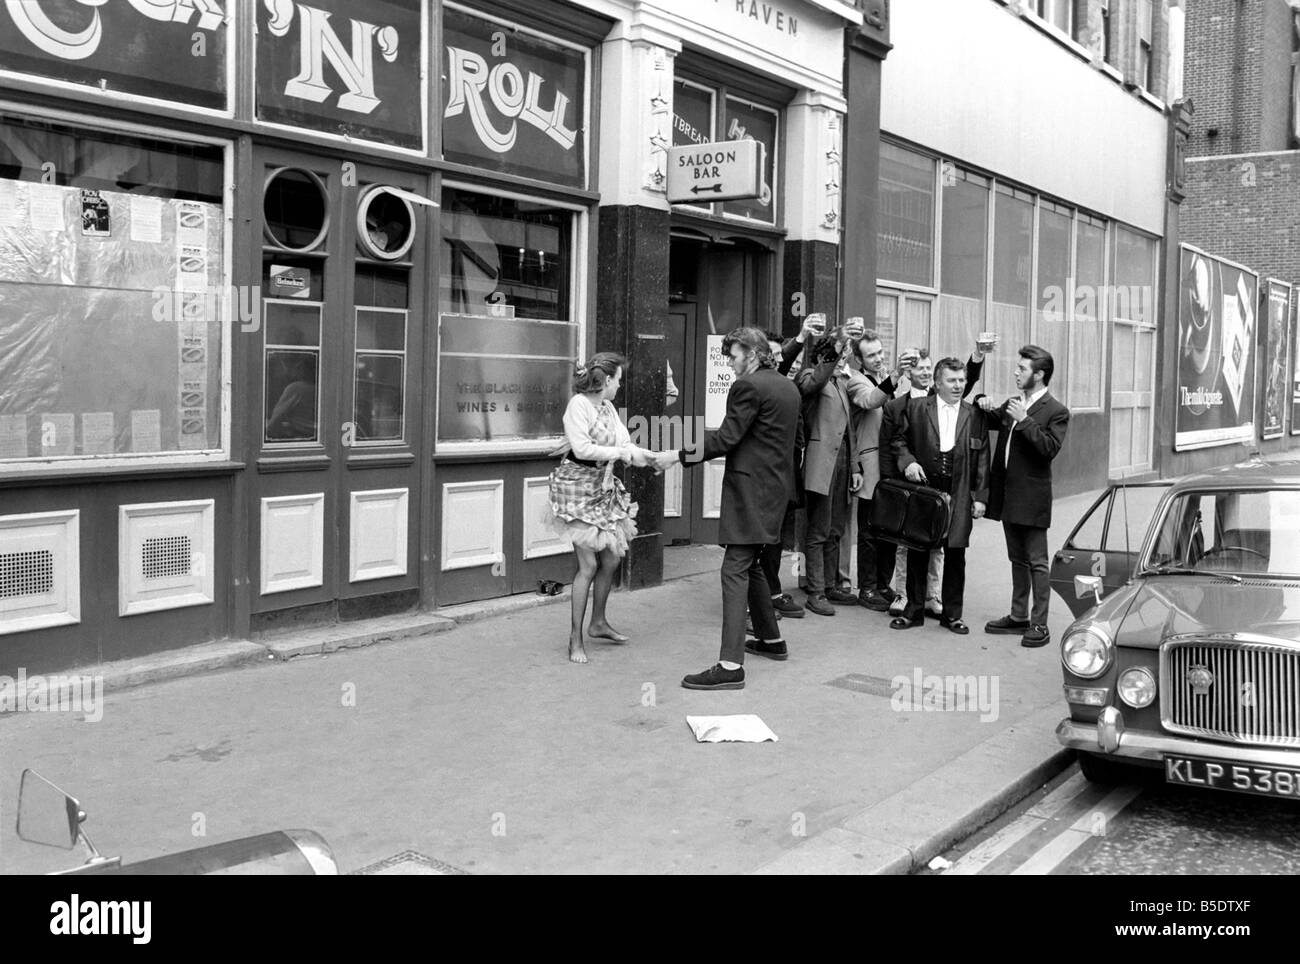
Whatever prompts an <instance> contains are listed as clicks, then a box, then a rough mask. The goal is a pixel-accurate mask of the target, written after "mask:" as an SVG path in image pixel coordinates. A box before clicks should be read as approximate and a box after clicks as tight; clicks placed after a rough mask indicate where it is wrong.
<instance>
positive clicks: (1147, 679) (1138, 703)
mask: <svg viewBox="0 0 1300 964" xmlns="http://www.w3.org/2000/svg"><path fill="white" fill-rule="evenodd" d="M1117 689H1118V690H1119V698H1120V699H1122V700H1123V701H1124V702H1125V703H1127V704H1128V705H1129V706H1131V707H1133V708H1134V709H1135V710H1140V709H1142V708H1143V707H1144V706H1150V705H1151V704H1152V703H1153V702H1155V698H1156V678H1155V677H1154V676H1152V675H1151V671H1150V670H1149V669H1146V668H1145V667H1142V666H1135V667H1133V668H1132V669H1126V670H1124V672H1123V673H1122V674H1121V675H1120V678H1119V686H1118V687H1117Z"/></svg>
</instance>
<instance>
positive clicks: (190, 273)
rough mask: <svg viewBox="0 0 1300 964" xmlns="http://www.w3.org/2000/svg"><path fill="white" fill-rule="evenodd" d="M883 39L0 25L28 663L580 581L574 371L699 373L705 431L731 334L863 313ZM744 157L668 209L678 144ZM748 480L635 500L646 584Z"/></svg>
mask: <svg viewBox="0 0 1300 964" xmlns="http://www.w3.org/2000/svg"><path fill="white" fill-rule="evenodd" d="M869 6H870V5H869ZM877 19H878V18H877ZM862 23H863V15H862V13H860V12H859V10H858V9H857V8H856V7H855V6H853V5H851V4H846V3H841V2H839V0H769V2H749V0H745V2H739V0H736V2H732V0H725V2H723V0H712V2H709V0H706V2H700V0H654V2H631V0H590V2H584V3H572V4H570V3H562V2H558V0H555V2H545V3H537V2H527V3H526V2H522V0H520V2H506V0H480V2H474V3H466V4H462V3H451V2H445V3H419V2H415V0H348V2H344V0H313V2H312V3H311V4H307V3H299V2H296V0H264V2H258V3H254V2H252V0H112V2H108V3H97V4H96V3H89V2H85V0H31V2H26V3H21V4H13V3H10V4H5V5H3V6H2V7H0V654H3V655H2V656H0V673H9V674H12V673H14V672H15V671H16V669H17V668H18V667H23V668H26V669H27V670H28V671H29V672H45V671H49V670H51V669H61V668H67V667H72V666H88V665H92V664H95V663H98V662H108V661H112V660H118V659H123V658H128V657H135V656H140V655H145V654H148V653H152V652H157V651H161V650H166V649H170V648H175V647H179V646H184V645H188V644H193V643H200V642H205V641H210V640H222V639H234V640H238V639H250V638H256V637H258V635H259V634H262V633H265V632H268V631H273V630H276V629H278V628H284V627H294V626H300V625H307V624H313V623H329V622H333V621H341V620H353V619H360V618H363V617H369V616H380V615H385V614H393V613H406V612H413V611H419V610H432V609H435V608H437V607H442V606H448V605H452V604H456V603H461V602H466V601H471V600H481V599H487V598H491V597H497V596H504V595H508V594H512V593H524V592H534V591H536V588H537V583H538V580H539V579H543V578H551V579H557V580H561V581H565V582H567V581H568V580H569V579H570V578H571V576H572V571H573V561H572V554H571V552H570V548H569V546H568V545H566V544H565V543H563V542H560V541H559V540H558V539H557V538H556V537H555V536H554V534H553V532H552V531H550V530H548V529H547V527H545V526H544V524H543V522H542V515H543V509H544V507H545V504H546V497H547V476H548V474H549V472H550V470H551V468H552V467H553V466H554V464H555V458H554V456H551V455H549V454H548V453H550V452H552V451H553V450H554V449H555V448H556V446H557V445H558V444H559V443H560V442H561V441H562V435H563V428H562V421H561V419H562V414H563V411H564V408H565V405H566V403H567V401H568V398H569V394H570V376H571V366H572V363H573V360H574V359H576V358H585V357H587V356H589V355H590V354H591V353H593V352H594V351H597V350H616V351H621V352H623V353H624V354H626V355H627V356H628V357H629V359H630V366H629V371H628V373H627V374H628V377H627V378H626V379H625V386H626V387H625V389H624V395H623V396H622V397H621V399H620V404H622V405H624V406H626V408H627V409H628V412H629V413H630V414H643V415H646V416H651V415H656V414H663V413H664V411H665V409H664V391H665V384H666V374H667V371H668V368H669V366H671V370H672V372H673V374H674V378H675V380H676V383H677V385H678V387H679V389H680V391H681V394H680V397H679V400H678V402H677V403H676V404H677V408H678V410H677V411H676V412H675V413H673V414H677V415H680V416H683V417H684V418H687V419H689V418H691V417H694V416H697V415H698V416H703V417H705V418H706V420H708V421H709V422H710V427H715V426H716V422H717V421H718V420H719V418H720V413H719V410H718V406H717V402H716V400H715V401H713V402H710V401H709V398H710V395H709V392H708V389H709V384H710V382H713V383H715V387H716V383H717V381H718V379H719V378H720V377H721V376H720V375H719V371H720V365H719V364H717V363H716V361H715V362H714V363H711V362H710V353H711V352H713V353H715V354H716V353H717V349H718V345H719V344H720V337H721V335H722V334H723V333H725V332H726V331H727V330H729V329H731V328H733V327H735V326H736V325H739V324H756V325H759V326H761V327H764V328H774V327H782V326H784V327H786V328H787V329H791V328H793V326H794V325H795V324H797V320H796V319H795V317H794V316H793V315H792V313H791V310H790V305H791V304H794V303H798V304H799V305H800V306H801V307H802V308H803V309H804V310H807V311H816V310H820V311H827V312H831V313H837V312H838V311H839V309H840V307H841V306H840V304H839V301H840V292H839V277H838V273H837V265H838V262H839V260H840V254H839V246H840V237H841V223H842V222H843V221H844V220H845V218H846V216H851V214H852V212H851V211H842V208H841V198H842V197H847V196H849V195H850V194H851V191H849V190H846V185H845V184H844V181H845V175H844V171H843V157H842V151H843V145H844V140H843V137H844V126H845V117H846V111H847V110H848V105H847V103H846V100H845V96H844V66H843V65H844V62H845V44H846V36H852V35H853V31H855V30H857V29H859V28H860V26H861V25H862ZM846 30H847V31H848V33H847V34H846ZM876 66H877V67H878V66H879V65H878V64H877V65H876ZM865 89H868V90H871V89H873V88H872V87H871V85H870V84H867V85H866V87H865ZM878 89H879V88H878V84H877V86H876V87H875V88H874V90H875V91H876V92H878ZM863 109H864V114H865V116H866V117H867V118H868V119H869V118H870V117H871V116H872V110H871V109H870V105H863ZM868 127H869V125H868ZM860 140H861V138H860ZM719 142H743V143H744V144H745V145H746V146H744V147H743V148H742V149H741V153H742V154H745V156H752V157H755V158H757V160H756V161H755V163H754V166H753V167H752V168H751V169H749V170H748V171H742V172H741V173H742V174H744V175H745V177H747V178H749V181H750V183H749V184H748V186H746V185H743V184H742V185H741V187H740V188H739V189H735V188H734V186H733V187H732V188H726V189H720V188H714V187H709V186H707V185H697V186H703V187H705V193H700V192H694V193H693V194H690V195H689V196H688V198H687V199H686V201H685V202H678V201H677V198H676V197H675V196H673V195H670V191H672V190H673V180H674V179H673V177H671V176H670V173H671V172H670V158H675V157H677V152H675V150H674V149H675V148H682V147H684V148H688V149H696V148H700V147H705V146H707V145H710V144H715V143H719ZM855 143H856V142H855ZM865 143H868V144H869V143H870V132H869V131H867V137H866V140H865ZM706 149H707V148H706ZM742 180H744V178H742ZM710 183H712V182H710ZM848 187H851V185H849V186H848ZM727 191H730V193H729V194H728V193H726V192H727ZM869 193H870V194H871V195H873V196H874V191H872V192H869ZM710 194H712V195H714V196H713V197H712V198H711V197H710V196H709V195H710ZM719 194H721V195H722V196H718V195H719ZM670 196H673V197H674V202H675V203H670ZM863 203H864V204H866V203H868V202H866V201H864V202H863ZM870 203H874V199H872V200H871V202H870ZM869 248H870V245H869V244H868V245H867V249H868V250H869ZM865 274H866V275H867V276H868V278H869V276H870V271H869V270H868V271H866V272H865ZM845 307H846V308H848V309H852V310H850V311H849V313H857V314H865V313H866V311H865V308H864V307H862V308H859V306H856V305H854V306H845ZM669 411H670V412H671V410H669ZM720 480H721V469H720V466H708V467H705V468H702V469H696V470H693V471H692V472H688V473H686V474H685V475H683V474H682V473H680V472H674V473H672V474H670V475H668V476H667V477H660V478H656V477H654V476H653V475H651V474H650V473H648V472H646V473H631V474H630V475H629V483H630V484H631V485H632V487H633V495H634V497H635V498H638V499H639V500H640V502H641V515H640V518H639V520H638V521H639V524H640V529H641V532H642V535H641V536H640V537H639V538H638V539H637V540H636V544H635V545H634V547H633V551H632V553H631V554H630V555H629V559H628V562H627V564H626V565H625V567H624V569H623V579H624V582H625V583H627V584H630V585H633V586H636V585H644V584H652V583H654V582H657V581H658V580H659V578H660V574H661V568H662V556H663V545H664V544H665V542H671V541H673V540H694V541H701V542H707V541H709V540H711V539H712V538H713V537H714V535H715V533H716V526H717V521H716V520H717V516H718V503H719V492H720Z"/></svg>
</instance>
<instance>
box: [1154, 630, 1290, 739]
mask: <svg viewBox="0 0 1300 964" xmlns="http://www.w3.org/2000/svg"><path fill="white" fill-rule="evenodd" d="M1204 671H1208V674H1209V676H1208V677H1207V676H1206V674H1205V672H1204ZM1193 677H1199V680H1200V682H1201V684H1202V689H1205V682H1206V680H1207V679H1210V680H1212V682H1210V683H1209V685H1208V689H1207V690H1206V691H1205V692H1203V693H1199V694H1198V693H1196V692H1194V688H1193V685H1192V682H1193ZM1160 706H1161V714H1162V719H1163V722H1164V726H1165V729H1167V730H1169V731H1170V732H1172V733H1183V734H1187V735H1189V736H1207V737H1211V738H1213V739H1217V740H1228V741H1231V742H1234V743H1250V744H1257V745H1259V746H1300V648H1297V647H1296V646H1295V644H1287V643H1281V642H1269V641H1262V640H1259V641H1257V640H1252V641H1243V640H1241V639H1234V640H1232V641H1214V640H1206V639H1203V638H1202V639H1190V640H1171V641H1168V642H1166V643H1165V644H1164V645H1163V646H1162V648H1161V652H1160Z"/></svg>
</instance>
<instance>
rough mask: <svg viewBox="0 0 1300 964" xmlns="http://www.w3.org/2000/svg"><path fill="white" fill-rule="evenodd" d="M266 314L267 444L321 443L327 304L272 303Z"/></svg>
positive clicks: (265, 437) (266, 305)
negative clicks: (322, 358) (323, 306)
mask: <svg viewBox="0 0 1300 964" xmlns="http://www.w3.org/2000/svg"><path fill="white" fill-rule="evenodd" d="M265 314H266V347H265V349H264V350H265V372H266V397H265V400H264V401H265V436H264V440H265V441H266V442H268V443H284V442H318V441H319V440H320V436H319V433H318V423H319V416H320V380H319V374H320V355H321V305H320V303H319V302H317V303H314V304H309V303H305V302H291V301H270V300H268V301H267V302H266V303H265Z"/></svg>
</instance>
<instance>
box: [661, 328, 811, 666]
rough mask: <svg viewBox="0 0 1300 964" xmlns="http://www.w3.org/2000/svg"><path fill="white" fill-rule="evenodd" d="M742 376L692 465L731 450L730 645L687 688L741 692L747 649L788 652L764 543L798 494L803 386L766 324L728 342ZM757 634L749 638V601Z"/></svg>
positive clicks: (726, 478)
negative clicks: (791, 375) (795, 455)
mask: <svg viewBox="0 0 1300 964" xmlns="http://www.w3.org/2000/svg"><path fill="white" fill-rule="evenodd" d="M722 350H723V351H724V352H726V353H727V354H728V355H730V356H731V370H732V371H733V372H734V373H735V375H736V378H735V381H733V382H732V383H731V389H730V391H728V392H727V414H726V417H725V418H723V420H722V425H721V426H720V427H719V428H718V430H717V431H716V432H707V433H705V436H704V445H703V452H701V453H700V456H699V458H698V459H692V461H691V464H700V463H703V462H708V461H710V460H711V459H716V458H719V457H721V456H724V455H725V456H726V459H727V463H726V470H725V472H724V474H723V476H722V511H721V515H720V516H719V519H718V541H719V543H721V544H722V545H724V546H726V552H725V553H724V555H723V559H722V651H721V654H720V656H719V659H718V662H717V663H716V664H715V665H713V666H711V667H710V668H709V669H706V670H705V671H704V672H702V673H694V674H691V675H689V676H687V677H685V678H684V679H683V680H682V686H684V687H685V688H686V689H697V690H738V689H744V687H745V670H744V667H743V664H744V661H745V653H746V652H750V653H755V654H757V655H760V656H765V657H767V658H768V659H776V660H783V659H787V658H788V653H787V650H786V645H785V641H784V640H783V639H782V638H781V631H780V630H779V629H778V628H777V624H776V615H775V613H774V612H773V609H772V597H771V595H770V593H769V592H768V585H767V578H766V576H765V575H764V574H763V566H762V561H761V560H762V553H763V547H764V546H768V545H771V544H772V543H774V542H776V541H777V540H778V539H780V537H781V521H782V519H783V518H784V516H785V511H786V506H787V505H788V504H789V502H790V496H791V494H792V493H793V492H794V463H793V460H792V458H791V453H792V452H793V451H794V443H795V433H796V432H797V431H798V422H799V391H798V389H796V388H795V387H794V385H793V384H791V382H790V380H789V379H788V378H784V377H783V376H781V375H780V374H779V373H778V372H777V370H776V365H777V362H776V360H775V358H774V357H773V355H772V351H771V348H770V347H769V345H768V342H767V336H766V335H765V334H764V333H763V332H762V331H761V330H760V329H758V328H737V329H736V330H735V331H733V332H731V333H730V334H729V335H727V337H726V338H725V339H724V340H723V343H722ZM687 455H688V453H687V451H686V450H684V449H683V450H679V451H677V452H660V453H659V454H658V455H657V456H655V465H656V467H657V468H659V469H661V470H662V469H666V468H668V466H670V465H672V464H673V462H677V461H680V462H681V463H682V464H687ZM746 603H748V606H749V611H750V614H751V615H752V617H753V621H754V634H755V636H756V637H757V638H756V639H753V640H749V641H747V640H746V639H745V606H746Z"/></svg>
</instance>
